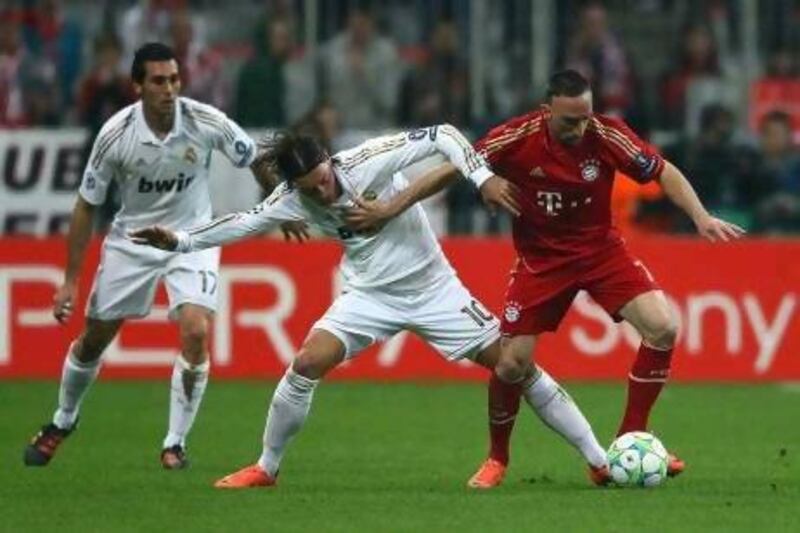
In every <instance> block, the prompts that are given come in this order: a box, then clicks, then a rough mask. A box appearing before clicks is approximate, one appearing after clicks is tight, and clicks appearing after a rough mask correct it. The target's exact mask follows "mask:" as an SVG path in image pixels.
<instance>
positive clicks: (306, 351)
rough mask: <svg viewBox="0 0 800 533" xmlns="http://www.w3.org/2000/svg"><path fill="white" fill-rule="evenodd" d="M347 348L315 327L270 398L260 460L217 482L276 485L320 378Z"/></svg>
mask: <svg viewBox="0 0 800 533" xmlns="http://www.w3.org/2000/svg"><path fill="white" fill-rule="evenodd" d="M345 353H346V348H345V345H344V343H343V342H342V341H341V340H340V339H339V338H338V337H337V336H336V335H334V334H332V333H331V332H329V331H325V330H323V329H312V330H311V332H310V333H309V335H308V337H307V338H306V340H305V342H304V343H303V346H302V348H300V352H299V353H298V355H297V357H296V358H295V360H294V362H293V363H292V364H291V365H290V366H289V368H288V369H287V370H286V373H285V374H284V375H283V377H282V378H281V380H280V381H279V382H278V386H277V387H276V388H275V393H274V394H273V396H272V402H270V406H269V411H268V412H267V422H266V427H265V428H264V437H263V444H264V447H263V450H262V453H261V457H259V459H258V462H257V463H256V464H254V465H251V466H248V467H245V468H243V469H241V470H238V471H236V472H234V473H233V474H230V475H227V476H225V477H223V478H222V479H220V480H218V481H217V482H216V483H214V486H215V487H217V488H222V489H232V488H249V487H268V486H273V485H275V483H276V481H277V477H278V470H279V469H280V464H281V460H282V459H283V455H284V453H285V452H286V448H287V446H288V445H289V443H290V442H291V440H292V438H294V436H295V435H296V434H297V433H298V432H299V431H300V429H301V428H302V427H303V424H304V423H305V421H306V418H307V417H308V412H309V411H310V409H311V400H312V398H313V396H314V390H315V389H316V387H317V385H318V384H319V381H320V379H321V378H322V377H323V376H324V375H325V374H327V373H328V372H329V371H330V370H331V369H333V368H335V367H336V365H338V364H339V363H341V362H342V361H343V360H344V357H345Z"/></svg>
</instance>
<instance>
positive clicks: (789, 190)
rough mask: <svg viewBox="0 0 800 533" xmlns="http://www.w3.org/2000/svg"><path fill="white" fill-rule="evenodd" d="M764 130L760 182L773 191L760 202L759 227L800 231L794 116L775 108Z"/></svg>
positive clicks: (799, 174)
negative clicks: (793, 137)
mask: <svg viewBox="0 0 800 533" xmlns="http://www.w3.org/2000/svg"><path fill="white" fill-rule="evenodd" d="M760 133H761V136H760V137H761V138H760V145H761V159H760V162H759V168H758V175H759V183H761V184H763V185H764V186H766V187H769V188H770V189H771V190H770V191H769V193H768V194H767V195H766V197H765V198H764V199H763V200H762V201H761V202H760V203H759V206H758V210H757V213H756V230H758V231H761V232H767V233H782V232H797V231H800V154H798V151H797V148H796V146H795V145H794V143H793V142H792V124H791V118H790V117H789V115H788V114H786V113H783V112H781V111H773V112H771V113H769V114H768V115H767V116H766V117H764V120H763V122H762V125H761V132H760Z"/></svg>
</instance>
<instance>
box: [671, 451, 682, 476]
mask: <svg viewBox="0 0 800 533" xmlns="http://www.w3.org/2000/svg"><path fill="white" fill-rule="evenodd" d="M684 470H686V463H685V462H684V460H683V459H681V458H679V457H678V456H677V455H675V454H674V453H668V454H667V475H668V476H669V477H675V476H677V475H679V474H682V473H683V471H684Z"/></svg>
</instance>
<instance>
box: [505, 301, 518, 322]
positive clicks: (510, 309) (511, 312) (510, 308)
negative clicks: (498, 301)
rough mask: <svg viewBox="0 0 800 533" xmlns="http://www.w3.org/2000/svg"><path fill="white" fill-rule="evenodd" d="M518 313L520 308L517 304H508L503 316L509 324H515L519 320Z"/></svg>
mask: <svg viewBox="0 0 800 533" xmlns="http://www.w3.org/2000/svg"><path fill="white" fill-rule="evenodd" d="M519 312H520V306H519V304H518V303H517V302H508V303H507V304H506V309H505V311H504V313H503V314H504V315H505V317H506V320H508V321H509V322H516V321H517V320H519Z"/></svg>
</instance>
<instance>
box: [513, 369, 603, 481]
mask: <svg viewBox="0 0 800 533" xmlns="http://www.w3.org/2000/svg"><path fill="white" fill-rule="evenodd" d="M537 370H538V375H537V376H534V378H533V381H532V382H531V383H530V385H527V386H525V387H524V388H523V391H522V395H523V397H524V398H525V401H526V402H528V405H530V406H531V407H532V408H533V410H534V411H535V412H536V414H537V415H538V416H539V418H541V419H542V421H543V422H544V423H545V424H547V425H548V426H549V427H550V428H551V429H553V430H554V431H555V432H556V433H558V434H559V435H561V436H562V437H564V438H565V439H566V440H567V441H568V442H569V443H570V444H572V445H573V446H575V448H577V449H578V451H580V452H581V455H583V457H584V458H585V459H586V462H588V463H589V464H590V465H592V466H602V465H605V464H606V452H605V450H603V448H602V447H601V446H600V443H598V442H597V437H595V436H594V432H593V431H592V427H591V426H590V425H589V422H588V421H587V420H586V417H584V416H583V413H581V411H580V409H578V406H577V405H575V402H574V401H572V398H570V396H569V394H567V393H566V392H565V391H564V389H562V388H561V387H560V386H559V385H558V383H556V382H555V381H554V380H553V378H552V377H550V375H549V374H548V373H547V372H545V371H544V370H542V369H540V368H539V369H537Z"/></svg>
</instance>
